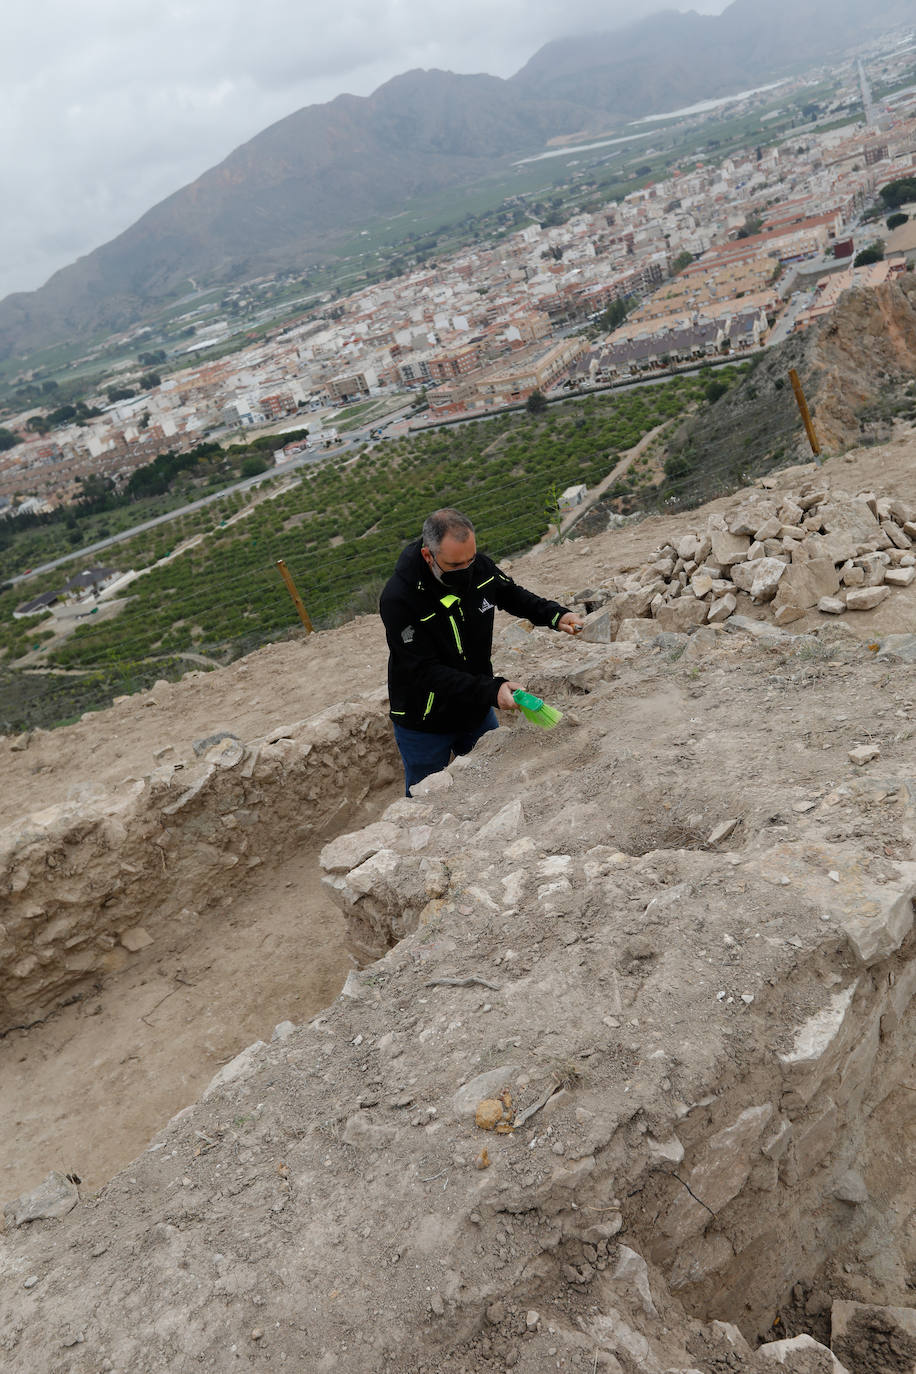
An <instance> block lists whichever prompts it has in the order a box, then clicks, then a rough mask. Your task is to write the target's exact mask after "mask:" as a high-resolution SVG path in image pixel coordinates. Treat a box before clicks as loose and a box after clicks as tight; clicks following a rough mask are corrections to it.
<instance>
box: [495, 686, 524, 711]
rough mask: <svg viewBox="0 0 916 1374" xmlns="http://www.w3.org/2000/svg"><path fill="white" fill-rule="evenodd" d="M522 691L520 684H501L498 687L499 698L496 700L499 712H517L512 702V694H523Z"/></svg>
mask: <svg viewBox="0 0 916 1374" xmlns="http://www.w3.org/2000/svg"><path fill="white" fill-rule="evenodd" d="M524 690H525V689H524V687H523V686H522V684H521V683H520V682H503V683H502V684H501V685H500V689H499V696H498V697H497V698H496V705H497V706H498V707H499V709H500V710H501V711H517V710H518V707H517V706H516V704H515V702H514V701H513V700H512V693H513V692H524Z"/></svg>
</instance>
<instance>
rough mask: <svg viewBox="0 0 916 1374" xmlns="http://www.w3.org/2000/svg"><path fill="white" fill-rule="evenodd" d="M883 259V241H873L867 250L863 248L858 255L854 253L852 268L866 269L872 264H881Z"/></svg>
mask: <svg viewBox="0 0 916 1374" xmlns="http://www.w3.org/2000/svg"><path fill="white" fill-rule="evenodd" d="M883 259H884V240H883V239H875V241H874V243H870V244H869V245H868V247H867V248H863V249H862V251H861V252H860V253H856V256H855V259H854V260H853V264H852V265H853V267H868V266H869V265H870V264H871V263H873V262H882V261H883Z"/></svg>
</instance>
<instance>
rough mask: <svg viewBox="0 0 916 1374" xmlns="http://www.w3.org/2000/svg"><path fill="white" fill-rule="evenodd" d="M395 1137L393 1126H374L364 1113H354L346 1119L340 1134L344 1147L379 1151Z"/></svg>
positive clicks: (395, 1132)
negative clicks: (350, 1146) (349, 1146)
mask: <svg viewBox="0 0 916 1374" xmlns="http://www.w3.org/2000/svg"><path fill="white" fill-rule="evenodd" d="M396 1135H397V1131H396V1130H395V1128H394V1127H393V1126H381V1125H376V1124H375V1122H374V1121H372V1120H371V1119H370V1117H369V1114H368V1113H367V1112H364V1111H359V1112H354V1113H353V1115H352V1116H350V1117H348V1118H347V1123H346V1125H345V1126H344V1128H343V1131H342V1132H341V1136H340V1138H341V1140H342V1141H343V1142H344V1144H345V1145H354V1146H356V1147H357V1148H358V1149H362V1150H381V1149H383V1148H384V1147H385V1146H386V1145H390V1143H391V1141H392V1140H393V1139H394V1137H395V1136H396Z"/></svg>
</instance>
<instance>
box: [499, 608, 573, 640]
mask: <svg viewBox="0 0 916 1374" xmlns="http://www.w3.org/2000/svg"><path fill="white" fill-rule="evenodd" d="M573 600H574V601H575V600H576V598H575V597H574V598H573ZM533 629H534V626H533V625H532V624H531V621H530V620H515V621H513V623H512V624H511V625H507V626H506V628H505V629H504V630H503V632H502V634H501V635H500V636H499V643H500V644H501V645H502V647H503V648H504V649H522V648H527V647H528V645H529V644H530V643H531V632H532V630H533Z"/></svg>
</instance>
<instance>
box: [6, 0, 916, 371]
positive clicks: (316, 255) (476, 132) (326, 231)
mask: <svg viewBox="0 0 916 1374" xmlns="http://www.w3.org/2000/svg"><path fill="white" fill-rule="evenodd" d="M828 19H829V20H830V22H829V23H828ZM904 22H912V15H911V14H909V13H908V5H907V4H906V3H903V0H875V4H873V5H872V6H871V7H870V8H869V11H868V14H867V15H861V14H860V13H858V11H857V7H856V5H855V3H854V0H836V3H835V4H827V3H826V0H804V3H801V4H791V3H790V2H789V0H774V3H772V4H771V5H770V6H768V8H767V12H766V14H765V15H761V14H760V13H759V11H758V9H757V7H756V6H755V5H754V4H753V3H752V0H734V3H733V4H732V5H730V6H729V7H728V9H726V10H725V11H724V12H723V14H722V15H720V16H717V17H712V16H706V15H698V14H696V13H694V12H691V13H689V14H686V15H685V14H680V13H678V12H672V11H668V12H664V11H663V12H661V13H660V14H657V15H654V16H651V17H650V18H648V19H645V20H641V21H639V22H638V23H636V24H633V25H631V26H629V27H628V28H625V29H620V30H616V31H613V32H611V33H607V34H597V35H590V36H587V37H584V38H570V39H558V40H555V41H554V42H552V43H549V44H546V45H545V46H544V47H543V48H541V49H540V50H539V51H538V52H537V53H535V55H534V56H533V57H532V58H531V59H530V60H529V61H528V62H527V63H526V64H525V65H524V66H523V67H522V68H521V69H520V70H519V71H518V72H517V73H516V74H515V75H514V76H512V77H510V78H508V79H507V80H504V79H503V78H500V77H494V76H489V75H487V74H486V73H482V74H477V75H472V76H465V75H460V74H456V73H453V72H442V71H436V70H432V71H426V70H419V69H416V70H413V71H409V72H405V73H402V74H400V75H398V76H396V77H394V78H392V79H391V80H390V81H388V82H386V83H384V84H383V85H382V86H380V87H379V88H378V89H377V90H376V91H375V92H373V93H372V94H371V95H370V96H365V97H363V96H353V95H340V96H337V97H336V98H335V99H334V100H332V101H329V102H327V103H325V104H322V105H311V106H306V107H305V108H303V109H301V110H297V111H294V112H293V113H291V114H290V115H287V116H285V117H284V118H283V119H281V120H278V121H276V122H275V123H274V124H272V125H270V126H268V128H266V129H264V130H262V131H261V132H260V133H259V134H256V135H255V136H254V137H253V138H252V139H249V140H248V141H247V142H245V143H243V144H241V145H240V146H239V147H238V148H236V149H234V150H233V151H232V152H231V153H229V155H228V156H227V157H226V158H224V159H223V160H222V161H221V162H220V163H218V164H217V165H216V166H215V167H212V168H210V169H209V170H208V171H206V172H204V173H203V174H202V175H201V176H200V177H198V178H197V179H196V180H195V181H193V182H191V183H190V184H189V185H187V186H184V187H181V188H180V189H178V190H176V191H175V192H173V193H172V194H171V195H170V196H168V197H166V198H165V199H164V200H162V201H160V202H159V203H158V204H157V205H154V206H152V207H151V208H150V209H149V210H148V211H147V212H146V213H145V214H144V215H142V216H141V217H140V219H138V220H137V221H136V222H135V223H134V224H133V225H131V226H130V227H129V228H128V229H126V230H124V231H123V232H122V233H121V234H119V235H118V236H117V237H116V238H114V239H112V240H110V241H109V242H107V243H105V244H102V245H101V246H100V247H98V248H96V249H94V250H93V251H92V252H91V253H88V254H86V255H85V256H83V257H81V258H79V259H77V261H76V262H74V263H72V264H70V265H69V266H67V267H64V268H61V269H60V270H58V271H57V272H55V273H54V274H53V276H52V277H51V278H50V279H49V280H48V282H46V283H45V284H44V285H43V286H42V287H40V288H39V289H38V290H36V291H31V292H18V293H14V294H13V295H10V296H7V297H6V298H5V299H4V300H2V301H0V359H2V358H4V357H10V356H14V355H16V354H17V353H19V352H21V351H23V350H27V349H32V348H36V347H40V346H44V345H45V344H48V343H57V342H60V341H62V340H64V339H67V338H69V337H72V336H73V335H75V334H78V333H85V332H88V331H94V330H97V329H99V328H104V329H109V330H118V329H123V328H126V327H127V326H129V325H130V324H132V323H134V322H136V321H137V320H139V319H141V318H143V317H144V315H145V314H147V313H149V312H150V311H151V310H152V309H154V308H156V307H157V306H161V305H163V304H165V303H167V302H168V301H169V300H170V299H173V298H174V297H175V296H176V295H177V294H178V293H179V291H180V290H181V289H183V287H184V284H185V283H186V281H187V279H188V278H189V277H195V278H198V277H199V278H201V279H202V280H203V281H205V282H206V283H207V284H208V285H217V284H230V283H232V282H233V281H235V280H239V279H242V278H244V277H245V276H246V275H252V274H255V273H259V272H272V271H276V270H282V269H284V268H287V269H295V270H301V269H302V268H304V267H306V266H307V265H308V264H309V263H311V262H314V261H316V260H320V259H322V258H327V257H328V256H330V255H332V254H333V251H334V244H335V240H336V241H337V242H339V241H340V238H341V236H342V235H344V234H345V233H348V232H349V233H352V232H354V231H355V230H357V229H359V228H362V227H364V225H365V224H366V223H368V222H371V220H372V219H373V218H377V217H379V216H381V215H384V214H386V213H390V212H391V211H393V210H396V209H397V208H399V207H400V206H403V204H404V203H405V201H407V200H409V199H410V198H412V197H415V196H420V195H423V194H429V193H434V192H438V191H441V190H443V189H447V188H454V187H460V186H467V185H471V184H473V183H474V182H475V181H476V180H478V179H480V178H481V177H483V176H486V175H487V174H489V173H492V172H493V171H494V170H496V169H498V168H499V167H500V166H502V165H503V162H502V160H503V159H505V158H506V157H508V156H510V155H524V154H525V153H531V152H533V151H535V150H538V149H540V148H542V147H543V146H544V144H545V143H546V142H547V141H548V140H549V139H550V138H552V137H556V136H559V135H567V136H568V135H570V134H579V133H583V132H588V131H601V130H602V129H604V128H606V127H607V120H608V117H609V116H617V117H622V116H623V117H628V118H630V117H636V116H638V115H640V114H642V115H648V114H658V113H661V112H663V111H664V110H665V109H668V110H670V109H672V108H674V107H678V106H680V105H684V104H689V103H691V102H692V101H695V100H697V99H701V98H707V97H710V96H717V95H723V94H728V93H735V92H736V91H738V90H741V89H746V88H747V87H748V86H753V85H760V84H761V83H762V82H763V81H765V80H767V79H769V78H771V77H773V76H775V75H778V74H784V72H785V70H787V69H788V68H789V67H791V66H793V65H794V66H797V65H799V64H800V63H802V62H803V61H810V60H812V59H813V56H814V54H815V50H816V49H817V48H818V44H820V50H821V51H825V52H826V51H830V52H833V51H836V50H839V49H840V48H841V47H843V45H846V46H848V45H849V44H850V43H851V42H852V41H854V39H855V38H856V37H858V38H861V37H863V36H868V35H870V34H873V33H876V32H878V31H884V30H889V29H891V28H893V27H894V26H895V25H896V24H898V23H904Z"/></svg>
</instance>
